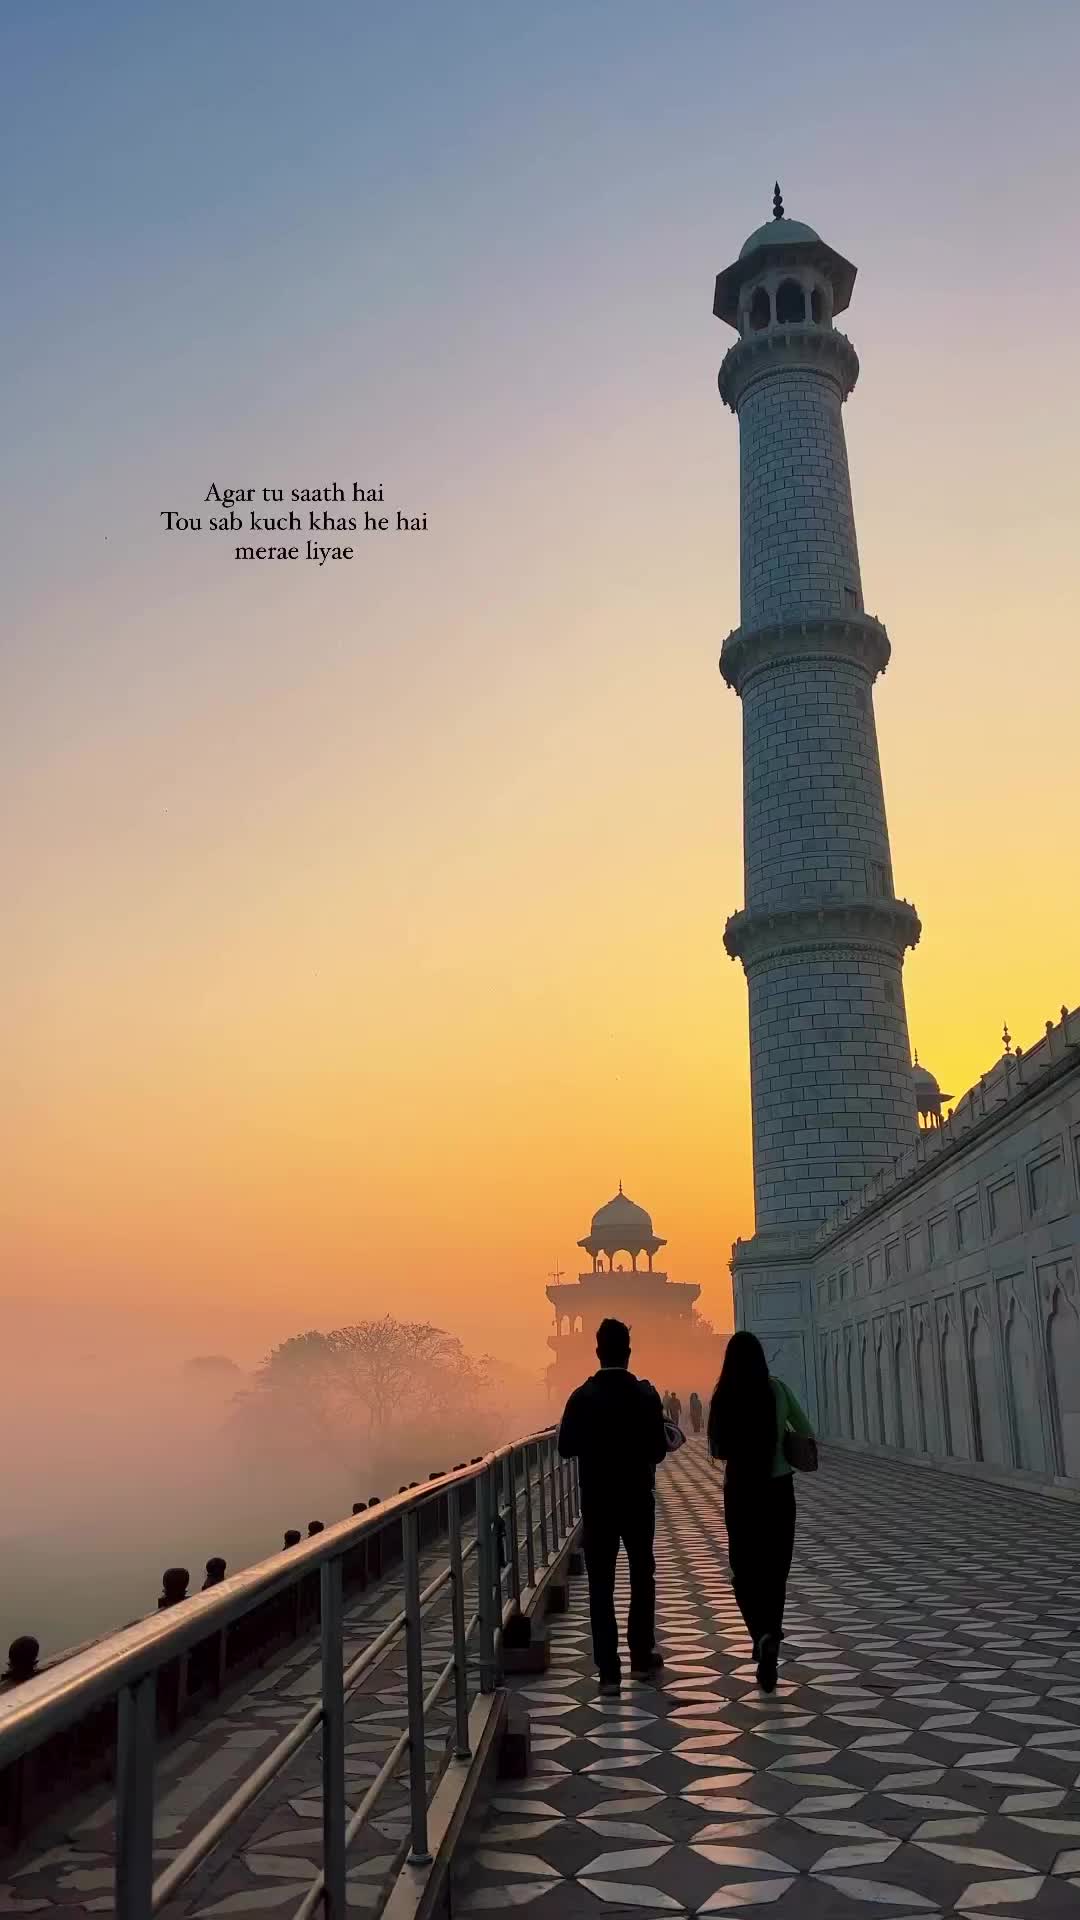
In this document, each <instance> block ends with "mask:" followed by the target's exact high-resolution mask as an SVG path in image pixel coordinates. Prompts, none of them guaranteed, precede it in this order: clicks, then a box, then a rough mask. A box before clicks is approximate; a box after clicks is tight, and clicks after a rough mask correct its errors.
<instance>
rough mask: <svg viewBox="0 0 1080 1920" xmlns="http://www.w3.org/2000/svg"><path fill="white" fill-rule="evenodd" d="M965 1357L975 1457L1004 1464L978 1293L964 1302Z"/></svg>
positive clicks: (987, 1332)
mask: <svg viewBox="0 0 1080 1920" xmlns="http://www.w3.org/2000/svg"><path fill="white" fill-rule="evenodd" d="M967 1313H968V1359H969V1362H970V1366H971V1396H972V1401H973V1408H972V1411H973V1413H974V1416H975V1418H974V1426H975V1457H976V1459H977V1460H985V1461H987V1462H989V1463H990V1464H992V1465H993V1466H1006V1465H1007V1464H1008V1455H1007V1452H1006V1447H1005V1430H1004V1427H1003V1425H1002V1420H1001V1388H1000V1384H999V1382H998V1375H997V1364H996V1361H995V1358H994V1341H993V1334H992V1332H991V1329H990V1323H989V1320H988V1318H987V1309H986V1302H985V1299H984V1298H983V1297H982V1295H981V1293H980V1294H977V1295H976V1297H975V1299H974V1300H969V1302H968V1303H967Z"/></svg>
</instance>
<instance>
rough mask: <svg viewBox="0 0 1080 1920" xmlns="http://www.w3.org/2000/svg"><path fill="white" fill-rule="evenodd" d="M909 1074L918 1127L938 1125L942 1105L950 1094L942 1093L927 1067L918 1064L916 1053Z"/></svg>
mask: <svg viewBox="0 0 1080 1920" xmlns="http://www.w3.org/2000/svg"><path fill="white" fill-rule="evenodd" d="M911 1075H912V1079H913V1080H914V1082H915V1107H916V1111H917V1113H918V1116H919V1125H920V1127H940V1126H941V1124H942V1121H941V1108H942V1105H943V1103H944V1102H945V1101H946V1100H951V1099H952V1094H951V1093H942V1091H941V1088H940V1087H939V1086H938V1083H937V1081H936V1080H935V1078H934V1076H933V1074H932V1073H931V1072H930V1071H929V1069H928V1068H927V1067H921V1066H920V1065H919V1056H918V1054H916V1055H915V1065H914V1066H913V1067H912V1069H911Z"/></svg>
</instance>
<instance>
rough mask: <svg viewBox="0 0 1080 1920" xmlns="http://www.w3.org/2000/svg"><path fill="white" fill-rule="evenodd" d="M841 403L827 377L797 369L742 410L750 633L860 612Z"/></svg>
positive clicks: (766, 381) (750, 396)
mask: <svg viewBox="0 0 1080 1920" xmlns="http://www.w3.org/2000/svg"><path fill="white" fill-rule="evenodd" d="M842 400H843V395H842V392H841V388H840V386H839V384H838V382H837V380H836V379H835V377H834V376H833V375H831V374H829V373H815V372H810V371H802V370H798V369H793V370H791V371H790V372H788V373H786V374H785V376H784V377H783V378H781V379H777V378H776V376H775V374H769V375H767V376H765V377H764V378H762V379H760V380H757V381H755V382H754V384H753V386H751V387H750V388H748V390H747V392H746V393H745V395H744V396H743V399H742V401H741V402H740V405H739V449H740V458H739V464H740V491H741V501H742V509H741V519H742V541H741V563H742V564H741V575H742V622H743V625H744V626H746V627H748V626H758V625H760V624H762V623H764V622H765V621H769V620H786V619H796V620H801V619H804V618H805V616H806V615H807V614H815V613H832V612H833V611H835V610H836V609H837V608H839V609H842V610H847V609H850V608H861V606H862V582H861V579H860V576H859V549H858V543H857V541H856V538H855V516H854V514H853V512H852V508H851V485H850V482H849V479H848V463H847V447H846V445H845V442H844V423H843V420H842V419H841V417H840V407H841V404H842Z"/></svg>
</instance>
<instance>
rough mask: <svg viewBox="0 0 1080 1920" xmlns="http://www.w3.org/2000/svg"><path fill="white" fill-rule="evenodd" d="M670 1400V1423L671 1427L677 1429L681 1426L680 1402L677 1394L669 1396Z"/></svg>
mask: <svg viewBox="0 0 1080 1920" xmlns="http://www.w3.org/2000/svg"><path fill="white" fill-rule="evenodd" d="M670 1399H671V1423H672V1425H673V1426H676V1427H678V1426H680V1425H681V1424H682V1401H681V1400H680V1399H679V1396H678V1394H677V1393H673V1394H671V1396H670Z"/></svg>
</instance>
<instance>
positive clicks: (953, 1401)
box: [941, 1306, 971, 1460]
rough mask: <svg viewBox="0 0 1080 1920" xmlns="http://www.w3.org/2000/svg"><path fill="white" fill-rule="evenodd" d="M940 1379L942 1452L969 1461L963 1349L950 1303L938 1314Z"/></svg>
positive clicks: (969, 1448) (969, 1443) (969, 1449)
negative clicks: (943, 1398)
mask: <svg viewBox="0 0 1080 1920" xmlns="http://www.w3.org/2000/svg"><path fill="white" fill-rule="evenodd" d="M941 1379H942V1385H943V1387H944V1389H945V1406H944V1413H945V1451H946V1453H948V1454H949V1455H951V1457H952V1458H953V1459H954V1460H970V1458H971V1441H970V1438H969V1435H968V1409H967V1382H966V1379H965V1374H964V1349H963V1347H962V1345H961V1343H960V1333H959V1330H958V1328H957V1326H956V1323H955V1321H954V1320H953V1313H952V1308H951V1307H950V1306H946V1307H945V1309H944V1312H943V1314H942V1317H941Z"/></svg>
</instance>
